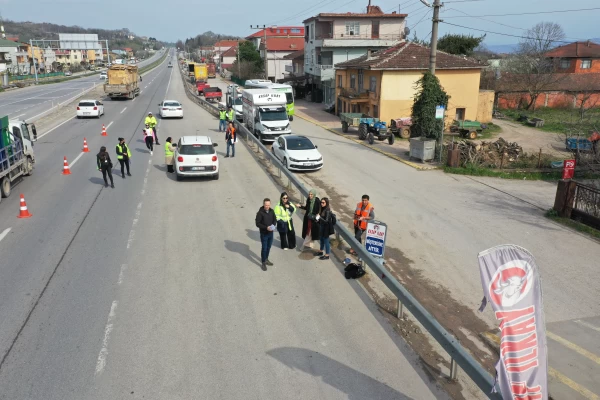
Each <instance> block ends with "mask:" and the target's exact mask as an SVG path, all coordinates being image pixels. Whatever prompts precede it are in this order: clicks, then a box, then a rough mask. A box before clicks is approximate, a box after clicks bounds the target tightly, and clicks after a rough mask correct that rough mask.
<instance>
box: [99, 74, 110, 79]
mask: <svg viewBox="0 0 600 400" xmlns="http://www.w3.org/2000/svg"><path fill="white" fill-rule="evenodd" d="M100 79H102V80H104V79H108V74H107V73H106V72H101V73H100Z"/></svg>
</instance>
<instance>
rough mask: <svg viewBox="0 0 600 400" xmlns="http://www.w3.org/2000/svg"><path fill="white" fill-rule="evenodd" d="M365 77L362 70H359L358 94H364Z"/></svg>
mask: <svg viewBox="0 0 600 400" xmlns="http://www.w3.org/2000/svg"><path fill="white" fill-rule="evenodd" d="M364 81H365V75H364V72H363V70H362V69H360V70H358V87H357V88H356V93H362V91H363V88H364Z"/></svg>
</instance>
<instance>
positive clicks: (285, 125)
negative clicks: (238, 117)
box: [242, 89, 292, 142]
mask: <svg viewBox="0 0 600 400" xmlns="http://www.w3.org/2000/svg"><path fill="white" fill-rule="evenodd" d="M242 103H243V105H242V109H243V113H244V115H243V121H244V124H245V125H246V127H247V128H248V129H249V130H250V132H252V133H254V136H256V137H258V138H259V139H260V140H262V141H265V142H273V141H275V139H277V137H278V136H280V135H287V134H290V133H292V131H291V130H290V121H289V119H288V116H287V109H286V96H285V93H281V92H277V91H274V90H272V89H246V90H244V91H243V92H242Z"/></svg>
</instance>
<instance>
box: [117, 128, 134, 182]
mask: <svg viewBox="0 0 600 400" xmlns="http://www.w3.org/2000/svg"><path fill="white" fill-rule="evenodd" d="M130 158H131V151H129V146H127V143H125V139H123V138H122V137H120V138H119V143H117V160H119V164H121V177H122V178H123V179H125V167H127V176H131V174H130V173H129V159H130Z"/></svg>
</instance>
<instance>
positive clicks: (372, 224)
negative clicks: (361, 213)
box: [365, 220, 387, 264]
mask: <svg viewBox="0 0 600 400" xmlns="http://www.w3.org/2000/svg"><path fill="white" fill-rule="evenodd" d="M386 236H387V225H386V224H385V223H383V222H381V221H375V220H371V221H369V222H368V223H367V236H366V237H365V248H366V249H367V251H368V252H369V254H371V255H372V256H374V257H376V258H377V259H379V260H380V262H381V263H382V264H383V262H384V261H383V256H384V255H385V238H386Z"/></svg>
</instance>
